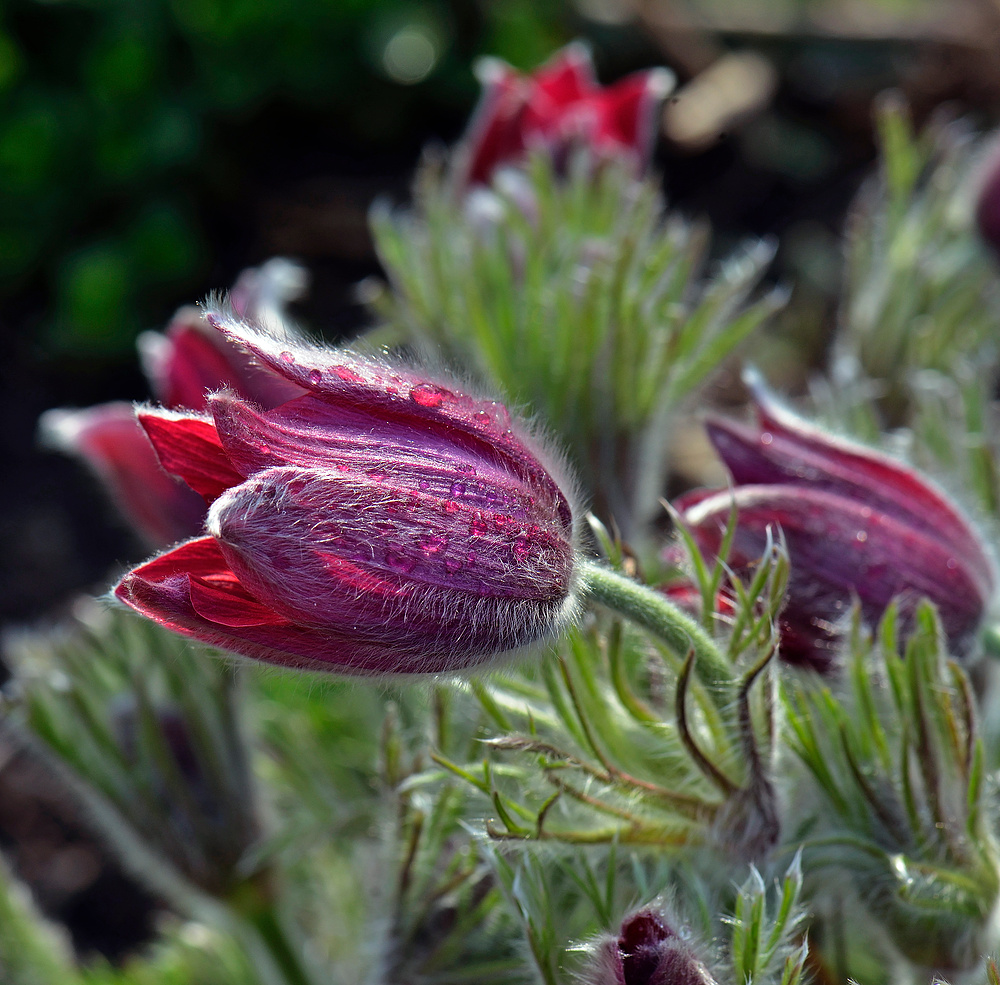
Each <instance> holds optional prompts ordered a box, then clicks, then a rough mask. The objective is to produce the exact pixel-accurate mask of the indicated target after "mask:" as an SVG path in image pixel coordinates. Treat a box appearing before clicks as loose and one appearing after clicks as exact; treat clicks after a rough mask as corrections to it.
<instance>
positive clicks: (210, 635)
mask: <svg viewBox="0 0 1000 985" xmlns="http://www.w3.org/2000/svg"><path fill="white" fill-rule="evenodd" d="M114 594H115V596H116V597H117V598H118V599H119V600H120V601H122V602H124V603H126V604H127V605H129V606H130V607H132V608H133V609H136V610H137V611H138V612H140V613H142V614H143V615H144V616H146V617H147V618H149V619H152V620H153V621H154V622H157V623H158V624H159V625H161V626H164V627H165V628H167V629H171V630H173V631H175V632H178V633H182V634H183V635H185V636H189V637H191V638H192V639H196V640H199V641H201V642H202V643H206V644H208V645H210V646H216V647H219V648H221V649H225V650H230V651H232V652H234V653H238V654H241V655H242V656H245V657H250V658H251V659H254V660H262V661H264V662H266V663H272V664H277V665H279V666H283V667H290V668H299V669H305V670H325V671H329V670H336V671H339V672H341V673H346V674H361V675H365V676H371V675H382V674H414V673H438V672H442V671H448V670H455V669H458V668H460V667H466V666H470V665H471V664H473V663H475V662H476V661H475V659H469V655H468V654H467V653H465V652H463V651H454V652H452V653H450V654H437V655H425V654H415V653H412V652H410V651H407V650H400V649H396V648H394V647H391V646H390V647H387V646H385V645H381V644H379V645H375V644H370V643H366V642H364V641H361V640H358V639H356V638H353V637H345V636H343V635H340V634H337V633H333V632H330V631H324V630H320V629H318V628H316V627H314V626H306V625H301V624H296V623H293V622H289V621H288V620H285V619H283V618H282V617H281V616H280V615H278V614H277V613H274V612H271V611H270V610H268V608H267V607H266V606H264V605H262V603H260V602H259V601H257V600H256V599H255V598H254V597H253V596H252V595H250V593H248V592H247V591H246V589H245V588H244V587H243V586H242V585H241V584H240V583H239V581H238V579H237V578H236V576H235V575H234V574H233V572H232V571H231V570H230V569H229V568H228V567H227V565H226V562H225V560H224V559H223V557H222V555H221V553H220V551H219V549H218V545H217V544H216V543H215V541H214V540H213V539H212V538H211V537H203V538H200V539H198V540H193V541H188V542H187V543H185V544H182V545H180V546H179V547H177V548H176V549H175V550H173V551H170V552H169V553H167V554H163V555H160V556H159V557H157V558H154V559H153V560H152V561H150V562H148V563H147V564H144V565H141V566H140V567H138V568H136V569H135V570H134V571H131V572H129V573H128V574H127V575H125V577H124V578H122V580H121V581H120V582H119V584H118V585H117V586H116V587H115V589H114ZM241 606H242V607H244V608H243V614H242V615H241V614H240V607H241ZM484 658H485V655H484Z"/></svg>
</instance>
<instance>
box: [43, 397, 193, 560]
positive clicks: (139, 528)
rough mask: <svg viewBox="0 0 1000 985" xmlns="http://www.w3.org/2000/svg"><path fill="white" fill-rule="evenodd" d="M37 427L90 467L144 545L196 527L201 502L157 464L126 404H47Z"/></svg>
mask: <svg viewBox="0 0 1000 985" xmlns="http://www.w3.org/2000/svg"><path fill="white" fill-rule="evenodd" d="M39 427H40V431H41V435H42V440H43V441H44V442H45V443H46V444H49V445H51V446H52V447H54V448H57V449H58V450H59V451H62V452H66V453H67V454H71V455H75V456H77V457H79V458H80V459H82V460H83V461H84V462H85V463H86V464H87V465H88V466H89V467H90V468H91V469H92V470H93V472H94V473H95V474H96V476H97V477H98V479H100V481H101V483H102V484H103V486H104V488H105V489H106V490H107V491H108V493H109V494H110V495H111V498H112V499H113V500H114V502H115V505H116V506H117V507H118V509H119V511H120V512H121V514H122V516H124V517H125V519H126V520H127V521H128V523H129V525H130V526H131V527H132V528H133V529H134V530H135V531H136V532H137V533H138V534H139V535H140V536H141V537H142V538H143V540H145V541H146V543H147V544H149V546H150V547H153V546H157V545H159V544H172V543H175V542H176V541H178V540H180V539H181V538H184V537H190V536H191V534H193V533H194V532H195V531H197V530H198V529H199V528H200V527H201V525H202V522H203V521H204V517H205V504H204V502H203V501H202V499H201V498H200V497H199V496H197V495H196V494H195V493H193V492H192V491H191V490H190V489H189V488H188V487H187V486H186V485H185V484H184V483H183V482H180V481H179V480H177V479H175V478H174V477H173V476H171V475H167V473H166V472H164V471H163V469H162V468H161V467H160V463H159V462H158V461H157V458H156V453H155V452H154V451H153V446H152V445H151V444H150V443H149V438H147V437H146V435H145V434H144V433H143V430H142V428H141V427H140V426H139V423H138V422H137V421H136V419H135V410H134V408H133V407H132V405H131V404H127V403H124V402H116V403H109V404H99V405H98V406H96V407H88V408H87V409H86V410H64V409H53V410H49V411H46V412H45V413H44V414H43V415H42V417H41V420H40V421H39Z"/></svg>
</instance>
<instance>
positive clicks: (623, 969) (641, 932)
mask: <svg viewBox="0 0 1000 985" xmlns="http://www.w3.org/2000/svg"><path fill="white" fill-rule="evenodd" d="M584 981H585V982H586V983H587V985H714V983H715V979H714V978H713V977H712V974H711V973H710V972H709V970H708V968H707V967H706V966H705V964H704V962H703V961H701V959H700V958H698V956H697V955H696V954H695V952H694V950H693V949H692V947H691V945H690V943H689V942H688V941H686V940H685V939H684V938H683V937H681V936H680V935H679V934H678V933H677V932H676V931H675V930H674V929H673V928H671V927H670V926H669V924H668V923H667V922H666V921H665V920H664V918H663V916H662V914H660V913H658V912H657V911H656V910H654V909H652V908H650V907H647V908H645V909H643V910H639V911H637V912H636V913H633V914H632V915H631V916H629V917H626V918H625V920H624V921H622V925H621V931H620V932H619V935H618V937H611V938H606V939H605V940H603V941H601V942H599V943H598V945H597V948H596V950H595V951H594V953H593V955H592V959H591V963H590V966H589V968H588V969H587V971H586V972H585V975H584Z"/></svg>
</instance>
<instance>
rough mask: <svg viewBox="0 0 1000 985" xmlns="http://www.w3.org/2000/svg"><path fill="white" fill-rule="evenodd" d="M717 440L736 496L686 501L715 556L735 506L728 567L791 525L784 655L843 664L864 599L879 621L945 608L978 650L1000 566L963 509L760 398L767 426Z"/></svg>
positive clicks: (958, 640)
mask: <svg viewBox="0 0 1000 985" xmlns="http://www.w3.org/2000/svg"><path fill="white" fill-rule="evenodd" d="M708 432H709V437H710V438H711V441H712V443H713V444H714V445H715V448H716V450H717V451H718V453H719V456H720V457H721V458H722V460H723V461H724V462H725V464H726V466H727V467H728V469H729V471H730V473H731V474H732V477H733V482H734V488H733V489H732V490H720V491H718V492H716V493H714V494H706V493H705V492H703V491H699V492H696V493H694V494H691V495H690V496H688V497H682V498H681V499H680V500H679V501H678V503H677V504H676V506H677V508H678V511H679V514H680V517H681V520H682V522H683V523H685V524H686V525H687V526H688V527H689V528H690V530H691V531H692V533H693V534H694V536H695V538H696V540H697V542H698V544H699V546H700V547H701V549H702V550H703V551H705V552H706V553H707V554H712V553H714V552H715V551H717V550H718V549H719V547H720V545H721V542H722V537H723V532H724V530H725V527H726V524H727V522H728V519H729V515H730V511H731V509H732V506H733V504H734V503H735V505H736V507H737V509H738V511H739V516H738V526H737V530H736V534H735V537H734V540H733V545H732V550H731V553H730V557H729V563H730V564H731V565H732V566H733V567H735V568H736V569H737V570H747V569H748V568H749V566H751V565H752V564H753V563H754V562H755V561H756V559H757V558H759V557H760V556H761V554H762V552H763V550H764V546H765V542H766V538H767V536H768V532H769V531H770V532H773V533H774V534H777V532H778V530H779V529H780V531H781V533H782V535H783V537H784V539H785V542H786V544H787V547H788V554H789V558H790V560H791V565H792V571H791V577H790V581H789V585H788V599H787V603H786V606H785V609H784V611H783V614H782V620H783V622H782V656H783V657H784V658H785V659H786V660H789V661H791V662H794V663H802V664H806V665H808V666H812V667H814V668H816V669H819V670H824V669H826V668H827V667H829V665H830V663H831V661H832V660H833V657H834V654H835V650H836V645H837V639H838V636H839V630H840V628H841V624H842V622H843V617H844V616H845V615H846V613H847V612H848V611H849V609H850V607H851V605H852V602H853V601H854V600H855V599H857V600H858V601H859V602H860V604H861V610H862V613H863V614H864V616H865V618H866V619H867V620H868V621H869V622H870V623H874V622H876V621H877V620H878V619H879V618H880V617H881V615H882V613H883V612H884V611H885V608H886V606H887V605H888V604H889V603H890V602H891V601H892V600H893V599H897V600H899V603H900V605H901V610H902V612H903V614H904V615H905V614H907V613H909V612H910V611H912V609H913V607H914V606H915V604H916V602H917V601H918V600H919V599H920V598H928V599H930V600H931V601H932V602H933V603H934V604H935V605H936V606H937V608H938V611H939V613H940V615H941V621H942V625H943V626H944V629H945V632H946V633H947V635H948V639H949V643H950V645H951V647H952V648H953V649H954V650H955V652H957V653H965V652H967V651H968V650H969V649H970V648H971V647H972V645H973V643H974V641H975V638H976V633H977V630H978V629H979V627H980V624H981V622H982V619H983V615H984V613H985V611H986V608H987V606H988V605H989V604H990V603H991V601H992V599H993V596H994V593H995V589H996V573H995V569H994V565H993V562H992V560H991V558H990V557H989V555H988V554H987V553H986V551H985V550H984V548H983V546H982V544H981V542H980V538H979V537H978V536H977V534H976V532H975V530H974V529H973V528H972V526H971V524H970V522H969V520H968V519H967V518H966V517H965V516H964V515H963V513H962V512H961V511H960V510H959V508H958V507H957V506H956V505H955V503H953V502H952V501H951V500H950V499H949V498H948V497H946V496H945V495H944V494H943V493H942V492H940V491H939V490H937V489H936V488H935V487H934V486H933V485H932V484H931V483H930V481H929V480H927V479H926V478H925V477H923V476H921V475H919V474H918V473H917V472H915V471H914V470H913V469H910V468H908V467H906V466H905V465H903V464H902V463H900V462H898V461H895V460H893V459H891V458H888V457H887V456H885V455H881V454H879V453H877V452H874V451H871V450H870V449H867V448H863V447H861V446H859V445H856V444H852V443H850V442H847V441H843V440H841V439H838V438H834V437H832V436H830V435H827V434H825V433H824V432H822V431H820V430H818V429H816V428H814V427H810V426H808V425H807V424H805V423H804V422H803V421H801V420H799V419H798V418H796V417H795V416H794V415H792V414H789V413H787V412H786V411H783V410H781V409H780V408H778V407H777V406H775V405H774V404H773V403H772V402H771V401H770V400H768V399H766V398H765V397H764V396H763V395H762V394H757V424H756V426H752V427H751V426H745V425H740V424H736V423H734V422H732V421H723V420H718V419H714V420H711V421H710V422H709V423H708Z"/></svg>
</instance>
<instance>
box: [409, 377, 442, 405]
mask: <svg viewBox="0 0 1000 985" xmlns="http://www.w3.org/2000/svg"><path fill="white" fill-rule="evenodd" d="M451 395H452V393H451V391H450V390H446V389H445V388H444V387H441V386H435V385H434V384H433V383H418V384H417V385H416V386H415V387H414V388H413V389H412V390H411V391H410V399H411V400H412V401H413V402H414V403H415V404H418V405H419V406H421V407H440V406H441V404H443V403H444V401H445V398H446V397H450V396H451Z"/></svg>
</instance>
